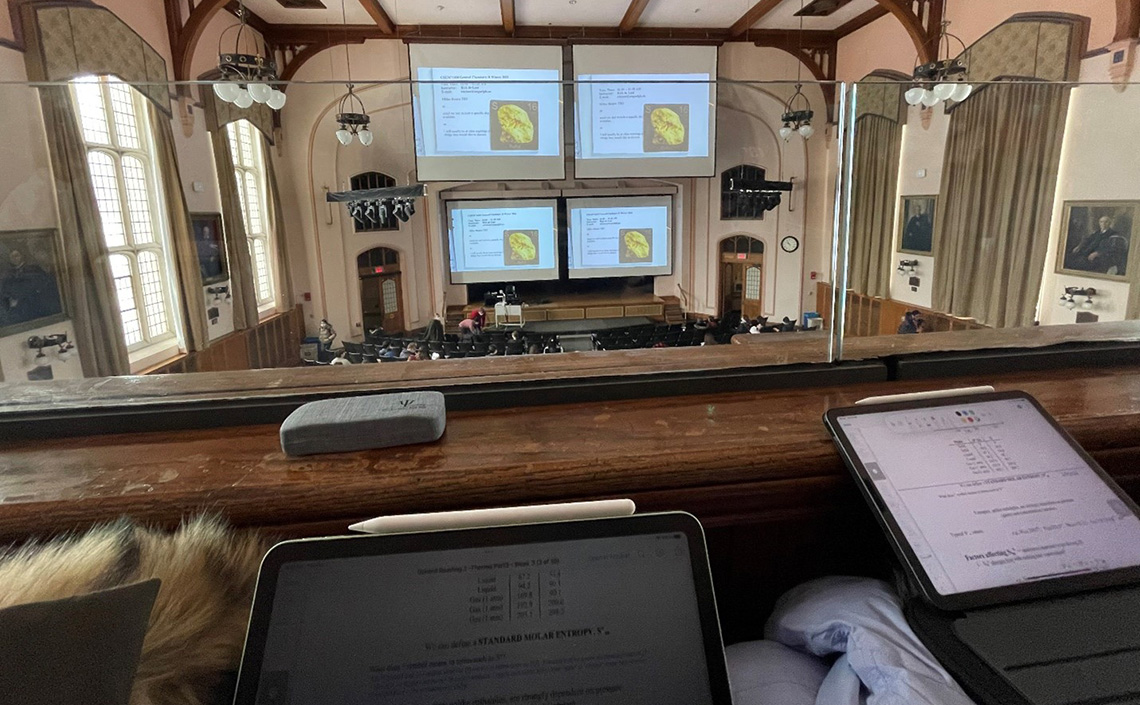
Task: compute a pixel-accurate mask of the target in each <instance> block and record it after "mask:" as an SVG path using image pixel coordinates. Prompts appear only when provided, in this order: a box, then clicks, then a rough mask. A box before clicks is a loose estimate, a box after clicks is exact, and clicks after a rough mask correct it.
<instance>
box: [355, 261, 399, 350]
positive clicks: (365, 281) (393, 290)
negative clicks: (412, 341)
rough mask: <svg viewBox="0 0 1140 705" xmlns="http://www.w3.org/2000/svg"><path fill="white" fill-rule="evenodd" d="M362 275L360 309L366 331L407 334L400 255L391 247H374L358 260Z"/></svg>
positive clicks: (357, 266) (357, 267) (358, 268)
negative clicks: (405, 329) (405, 332)
mask: <svg viewBox="0 0 1140 705" xmlns="http://www.w3.org/2000/svg"><path fill="white" fill-rule="evenodd" d="M356 269H357V272H358V273H359V275H360V308H361V312H360V313H361V320H362V321H363V322H364V330H365V331H372V330H377V329H379V330H381V331H383V332H385V333H389V334H393V333H402V332H404V301H403V293H402V292H403V287H402V286H401V282H400V253H399V252H397V251H396V250H393V249H391V248H388V247H374V248H372V249H371V250H368V251H366V252H361V253H360V255H359V256H358V257H357V258H356Z"/></svg>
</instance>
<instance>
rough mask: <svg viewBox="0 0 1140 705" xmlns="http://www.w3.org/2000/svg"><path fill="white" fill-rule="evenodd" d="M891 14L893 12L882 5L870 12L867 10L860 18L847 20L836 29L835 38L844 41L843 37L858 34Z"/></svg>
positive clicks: (876, 6)
mask: <svg viewBox="0 0 1140 705" xmlns="http://www.w3.org/2000/svg"><path fill="white" fill-rule="evenodd" d="M889 14H891V11H890V10H888V9H887V8H885V7H883V6H882V5H875V6H874V7H872V8H871V9H870V10H867V11H866V12H864V13H863V14H861V15H859V16H858V17H854V18H852V19H850V20H847V21H846V22H844V23H843V24H841V25H839V26H838V27H836V28H835V30H834V31H835V36H836V37H838V38H840V39H842V38H843V37H846V36H847V35H848V34H852V33H854V32H858V31H859V30H861V29H863V28H864V27H866V26H867V25H869V24H871V23H872V22H874V21H875V20H879V19H882V18H884V17H886V16H887V15H889Z"/></svg>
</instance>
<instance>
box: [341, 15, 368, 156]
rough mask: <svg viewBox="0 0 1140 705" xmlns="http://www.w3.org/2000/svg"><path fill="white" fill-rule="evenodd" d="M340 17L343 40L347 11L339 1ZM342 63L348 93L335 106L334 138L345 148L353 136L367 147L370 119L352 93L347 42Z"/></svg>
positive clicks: (350, 55)
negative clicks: (346, 79)
mask: <svg viewBox="0 0 1140 705" xmlns="http://www.w3.org/2000/svg"><path fill="white" fill-rule="evenodd" d="M340 16H341V20H342V21H343V22H344V31H345V38H346V39H347V37H348V11H347V10H346V9H345V2H344V0H341V3H340ZM344 63H345V67H346V69H347V75H348V83H347V86H348V93H345V94H344V95H343V96H342V97H341V99H340V103H339V104H338V105H337V111H336V124H337V131H336V138H337V140H338V141H339V142H340V143H341V144H343V145H344V146H345V147H347V146H348V145H349V144H351V143H352V137H353V135H355V136H356V139H358V140H360V144H362V145H364V146H365V147H367V146H368V145H370V144H372V130H370V129H368V125H369V123H371V122H372V118H370V117H368V111H367V110H365V109H364V101H362V100H361V99H360V96H358V95H356V93H355V92H354V91H353V88H354V86H353V85H352V54H351V53H349V51H348V42H347V41H346V42H345V43H344Z"/></svg>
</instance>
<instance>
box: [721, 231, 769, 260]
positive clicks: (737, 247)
mask: <svg viewBox="0 0 1140 705" xmlns="http://www.w3.org/2000/svg"><path fill="white" fill-rule="evenodd" d="M720 251H721V254H726V255H745V256H747V255H762V254H764V242H763V241H762V240H757V239H756V238H754V237H748V236H747V235H734V236H732V237H726V238H725V239H723V240H721V241H720ZM741 259H744V258H743V257H742V258H741Z"/></svg>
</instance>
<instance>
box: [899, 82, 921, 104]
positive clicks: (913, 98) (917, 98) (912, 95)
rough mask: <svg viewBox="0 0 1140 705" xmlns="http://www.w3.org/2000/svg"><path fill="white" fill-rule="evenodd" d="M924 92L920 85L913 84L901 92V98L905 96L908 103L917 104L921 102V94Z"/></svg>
mask: <svg viewBox="0 0 1140 705" xmlns="http://www.w3.org/2000/svg"><path fill="white" fill-rule="evenodd" d="M925 93H926V89H924V88H923V87H922V86H915V87H914V88H911V89H910V90H909V91H907V92H906V93H903V98H906V102H907V103H908V104H909V105H918V104H919V103H921V102H922V96H923V95H924V94H925Z"/></svg>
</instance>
